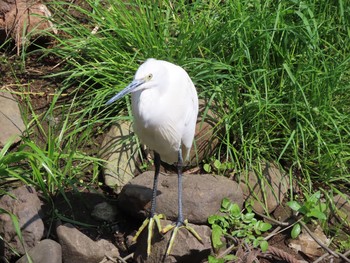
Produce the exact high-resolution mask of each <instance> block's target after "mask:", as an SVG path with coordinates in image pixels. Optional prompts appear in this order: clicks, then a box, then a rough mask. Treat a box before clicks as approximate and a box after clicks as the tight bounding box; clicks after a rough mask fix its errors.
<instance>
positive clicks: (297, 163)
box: [47, 1, 350, 191]
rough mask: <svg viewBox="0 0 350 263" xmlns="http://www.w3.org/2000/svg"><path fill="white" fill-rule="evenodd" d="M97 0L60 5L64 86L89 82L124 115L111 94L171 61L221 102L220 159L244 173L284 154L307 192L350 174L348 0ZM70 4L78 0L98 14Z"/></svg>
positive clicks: (92, 103)
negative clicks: (144, 68)
mask: <svg viewBox="0 0 350 263" xmlns="http://www.w3.org/2000/svg"><path fill="white" fill-rule="evenodd" d="M90 5H91V9H92V10H91V12H90V11H85V10H83V9H81V8H79V7H75V6H70V5H68V4H63V3H55V7H57V8H58V10H57V12H56V17H55V19H57V21H59V22H60V26H59V27H60V29H61V30H62V31H63V32H64V33H65V36H66V38H62V37H58V38H57V39H56V40H57V45H56V46H55V47H54V49H50V50H47V52H49V53H50V54H52V53H54V54H55V55H58V56H60V57H62V58H66V62H67V63H66V66H67V67H66V69H65V70H64V71H61V72H59V74H60V75H63V76H64V79H65V87H69V86H70V85H71V83H75V84H78V85H79V88H81V89H83V90H84V96H82V97H83V99H85V103H87V104H84V107H86V111H92V110H96V114H101V116H102V113H101V112H103V113H105V114H107V116H110V118H113V115H110V111H109V112H106V110H105V108H104V102H105V101H106V99H107V98H109V97H110V96H111V95H112V94H114V93H115V92H117V91H118V90H120V89H122V88H123V87H124V86H125V85H126V84H127V83H128V82H129V81H130V80H131V79H132V76H133V74H134V72H135V70H136V69H137V67H138V65H139V64H140V62H142V61H144V60H145V59H146V58H148V57H156V58H158V59H166V60H169V61H172V62H174V63H177V64H180V65H182V66H183V67H184V68H185V69H186V70H187V71H188V72H189V74H190V76H191V77H192V78H193V80H194V82H195V84H196V87H197V89H198V90H199V94H200V97H202V98H207V99H211V100H212V103H213V105H210V106H209V105H208V107H210V108H211V109H212V110H214V111H216V113H217V114H218V115H219V117H220V118H219V120H218V124H217V130H218V131H217V136H218V137H219V138H220V139H221V142H222V144H221V146H220V147H219V148H218V151H217V158H218V159H224V160H225V161H230V162H233V163H234V164H235V168H236V169H235V170H236V171H242V170H244V169H247V168H249V167H251V166H254V165H256V163H259V162H260V161H262V160H269V161H276V162H279V163H282V164H283V165H284V167H285V168H287V169H292V170H293V171H294V170H299V171H300V172H301V173H302V178H303V179H305V180H306V184H305V186H306V189H305V190H307V191H310V190H311V189H312V185H313V183H312V181H313V180H316V181H322V182H324V183H326V184H328V183H329V184H333V183H335V182H337V181H339V182H348V180H349V169H348V166H349V165H348V164H349V157H350V156H349V152H350V145H349V143H347V142H349V139H350V130H349V125H348V123H349V112H350V102H349V101H350V100H349V97H350V95H349V92H348V88H349V79H350V74H349V72H350V71H349V69H350V67H349V66H350V63H349V62H350V61H349V59H350V57H349V54H350V50H349V49H350V48H349V46H350V45H349V34H350V33H349V31H348V28H349V27H348V26H349V19H347V18H349V12H350V11H349V8H348V7H346V6H345V5H344V3H343V2H342V1H338V2H336V3H335V2H330V1H324V2H322V3H319V2H317V1H307V2H299V1H283V2H276V1H265V2H264V3H260V2H259V1H249V2H244V1H243V2H232V1H229V2H227V3H222V2H221V1H209V2H206V3H202V2H200V1H198V2H193V3H191V4H189V3H187V2H180V3H177V4H174V3H162V4H159V3H153V4H152V3H148V4H147V5H145V4H142V3H141V2H138V1H136V3H135V4H125V3H115V1H111V2H107V3H106V4H105V5H104V6H102V4H100V3H98V2H91V3H90ZM60 8H64V10H68V12H69V11H71V10H73V9H77V10H78V12H81V13H82V14H84V16H85V19H86V20H87V21H89V23H88V24H82V23H81V21H80V20H77V19H76V18H75V17H72V16H70V15H69V14H67V13H65V12H62V9H60ZM58 15H59V16H61V18H63V17H65V19H66V21H68V22H66V23H61V20H60V17H58ZM67 18H68V19H67ZM96 26H98V30H97V31H96V33H94V34H92V33H91V32H92V31H93V29H94V28H95V27H96ZM79 99H80V98H79ZM80 103H81V102H80ZM113 114H116V112H115V111H113ZM105 116H106V115H103V117H105ZM90 117H91V116H90ZM94 118H95V119H98V117H94ZM107 119H108V117H107Z"/></svg>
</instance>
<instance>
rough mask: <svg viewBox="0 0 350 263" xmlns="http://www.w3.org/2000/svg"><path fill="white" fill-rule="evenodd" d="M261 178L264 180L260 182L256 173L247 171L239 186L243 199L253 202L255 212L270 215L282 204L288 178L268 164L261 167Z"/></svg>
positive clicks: (287, 185) (287, 187)
mask: <svg viewBox="0 0 350 263" xmlns="http://www.w3.org/2000/svg"><path fill="white" fill-rule="evenodd" d="M262 177H263V178H265V179H266V180H261V178H259V176H258V174H257V173H256V172H254V171H249V173H248V175H247V176H241V181H240V184H239V185H240V186H241V187H242V190H243V194H244V197H245V199H247V200H252V201H254V204H253V209H254V211H255V212H257V213H260V214H263V213H264V212H265V211H267V212H268V213H271V212H273V211H274V210H275V209H276V207H277V206H278V205H279V204H281V203H282V201H283V198H284V195H285V194H286V193H287V191H288V189H289V177H288V175H287V174H282V173H281V171H280V170H279V169H278V168H277V167H276V166H275V165H273V164H268V163H267V164H265V166H264V167H262ZM262 189H263V190H262Z"/></svg>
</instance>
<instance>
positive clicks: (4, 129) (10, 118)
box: [0, 90, 25, 147]
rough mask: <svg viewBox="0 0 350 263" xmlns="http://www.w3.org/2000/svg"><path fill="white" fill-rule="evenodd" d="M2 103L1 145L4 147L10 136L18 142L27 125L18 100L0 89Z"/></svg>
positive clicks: (0, 119)
mask: <svg viewBox="0 0 350 263" xmlns="http://www.w3.org/2000/svg"><path fill="white" fill-rule="evenodd" d="M0 105H1V110H0V127H1V128H0V129H1V132H0V147H3V146H4V145H5V144H6V142H7V141H8V140H9V139H10V138H14V142H18V141H19V140H20V136H21V135H22V133H23V131H24V130H25V126H24V123H23V120H22V117H21V112H20V110H19V107H18V104H17V101H16V100H15V99H14V98H13V97H12V95H11V94H10V93H8V92H7V91H4V90H1V91H0Z"/></svg>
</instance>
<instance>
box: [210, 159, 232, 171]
mask: <svg viewBox="0 0 350 263" xmlns="http://www.w3.org/2000/svg"><path fill="white" fill-rule="evenodd" d="M233 168H234V164H233V163H232V162H221V161H220V160H218V159H215V158H211V160H210V162H209V163H205V164H204V165H203V169H204V171H205V172H207V173H211V172H215V173H217V174H225V173H226V172H227V171H231V170H232V169H233Z"/></svg>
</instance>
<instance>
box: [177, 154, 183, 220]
mask: <svg viewBox="0 0 350 263" xmlns="http://www.w3.org/2000/svg"><path fill="white" fill-rule="evenodd" d="M182 166H183V160H182V151H181V148H180V150H179V152H178V162H177V182H178V183H177V187H178V188H177V194H178V197H177V198H178V199H177V200H178V214H177V216H178V217H177V222H176V225H177V226H180V225H182V224H183V223H184V219H183V214H182Z"/></svg>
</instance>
